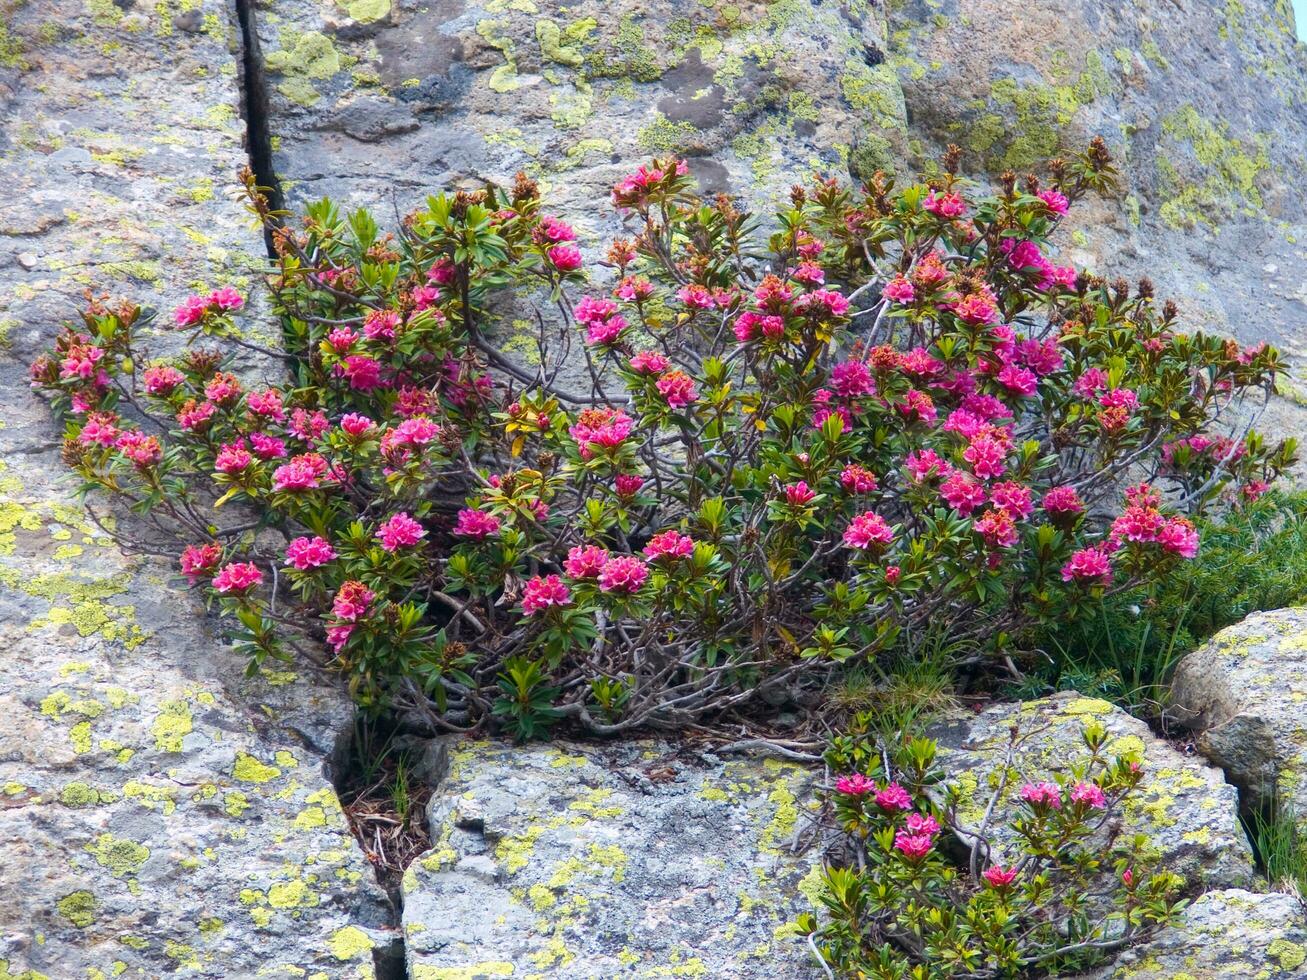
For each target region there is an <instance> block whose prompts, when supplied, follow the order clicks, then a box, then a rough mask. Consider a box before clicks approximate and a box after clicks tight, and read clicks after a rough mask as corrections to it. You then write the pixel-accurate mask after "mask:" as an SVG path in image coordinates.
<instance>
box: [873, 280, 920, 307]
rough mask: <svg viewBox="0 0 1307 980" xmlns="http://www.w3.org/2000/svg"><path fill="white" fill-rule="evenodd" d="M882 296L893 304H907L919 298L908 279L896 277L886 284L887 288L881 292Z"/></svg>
mask: <svg viewBox="0 0 1307 980" xmlns="http://www.w3.org/2000/svg"><path fill="white" fill-rule="evenodd" d="M881 295H882V296H884V297H885V298H886V299H887V300H889V301H890V302H891V303H903V304H907V303H911V302H912V301H913V300H914V299H916V298H917V291H916V290H915V289H914V288H913V286H912V283H911V282H909V281H908V280H907V279H906V278H904V277H903V276H895V277H894V278H893V279H891V280H890V281H889V282H887V283H886V284H885V288H884V289H882V290H881Z"/></svg>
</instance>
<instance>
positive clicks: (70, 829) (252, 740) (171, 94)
mask: <svg viewBox="0 0 1307 980" xmlns="http://www.w3.org/2000/svg"><path fill="white" fill-rule="evenodd" d="M174 12H175V5H170V4H159V5H157V6H155V5H153V4H149V5H147V4H138V5H136V6H135V7H132V8H131V10H130V12H124V11H123V10H122V9H120V8H119V7H117V6H114V5H113V4H110V3H94V4H84V3H82V2H80V0H46V2H44V3H40V4H19V5H10V7H9V8H7V10H6V13H5V15H4V17H5V21H4V28H5V32H6V33H5V34H4V35H3V37H4V41H3V43H0V182H2V183H3V186H4V187H5V194H4V195H3V196H2V197H0V254H4V255H11V254H15V253H17V254H19V255H20V261H21V256H22V255H26V254H29V253H30V254H31V255H37V256H39V261H38V262H35V263H31V264H30V265H31V270H30V271H26V270H25V269H24V268H23V266H24V265H28V263H21V264H19V263H12V262H5V263H3V264H0V337H3V340H4V343H3V345H0V346H2V348H3V349H0V644H3V649H4V655H3V656H0V851H2V852H3V854H4V861H3V866H2V867H0V923H3V924H4V927H3V930H0V976H5V977H11V976H12V977H20V976H21V977H24V978H29V980H39V978H41V977H46V978H50V980H65V978H72V977H108V976H116V975H119V974H123V975H126V976H141V977H160V976H170V975H173V974H177V975H188V976H196V977H207V978H219V977H223V978H225V977H253V976H256V975H260V974H262V973H267V974H278V975H283V976H309V975H315V976H320V977H330V978H364V977H371V976H372V973H373V962H372V947H373V945H374V944H377V943H381V942H385V941H388V939H389V938H390V936H389V933H388V932H387V930H386V924H387V921H388V916H389V909H388V905H387V903H386V901H385V899H384V896H383V895H382V894H381V893H380V890H379V889H378V887H377V885H376V883H375V880H374V877H373V873H372V868H371V867H370V866H369V864H368V862H367V861H366V859H365V858H364V857H363V854H362V853H361V851H360V850H359V848H358V847H357V845H356V844H355V842H354V839H353V837H352V836H351V834H350V832H349V830H348V828H347V827H346V825H345V820H344V816H343V814H342V813H341V809H340V805H339V803H338V802H337V799H336V795H335V793H334V792H333V790H332V787H331V783H330V781H329V780H328V778H327V773H326V768H327V766H328V764H329V762H330V761H331V759H332V757H333V755H334V754H335V753H336V752H337V751H338V749H339V747H340V746H341V743H342V735H343V733H345V732H346V731H348V730H349V728H350V726H351V722H352V717H353V709H352V707H351V705H350V704H349V702H348V700H347V698H346V697H345V696H344V695H343V694H342V693H341V691H340V689H339V687H338V685H337V683H336V682H335V680H334V679H332V678H327V677H323V676H319V675H317V674H315V673H314V672H312V671H308V670H300V669H291V670H274V671H268V672H266V673H264V674H263V675H261V676H258V677H255V678H251V679H248V680H247V679H245V678H244V676H243V673H244V663H243V662H242V661H241V659H240V658H237V657H236V656H234V655H233V653H232V652H231V651H230V650H228V649H227V648H226V647H224V646H223V645H222V644H221V643H220V642H218V641H217V640H216V638H215V637H214V636H213V635H211V633H210V632H209V629H208V625H207V623H206V621H205V618H204V613H203V609H202V608H201V606H200V604H199V603H198V601H196V599H195V598H193V597H192V596H191V595H190V594H188V593H187V592H186V591H185V590H184V589H183V588H181V587H180V584H179V582H178V581H177V575H176V570H175V569H173V568H171V567H168V568H164V567H160V566H157V565H153V564H149V563H143V562H140V561H128V560H126V559H124V558H123V556H122V555H121V554H120V553H119V551H118V549H117V548H116V547H115V545H114V543H113V541H112V540H111V538H110V537H109V536H108V535H107V534H106V533H105V532H104V530H102V529H101V528H99V527H97V526H96V525H95V524H94V523H92V521H91V520H90V519H89V518H88V517H87V516H86V514H85V513H84V511H83V510H82V508H81V506H80V505H79V504H77V503H76V502H75V501H74V499H73V496H72V494H73V491H74V490H75V489H76V487H75V485H74V483H73V481H72V480H71V478H70V477H69V476H68V474H67V473H66V471H65V469H64V467H63V466H62V464H61V463H60V461H59V440H60V432H59V430H58V427H57V425H56V424H55V422H54V421H53V419H52V418H51V416H50V413H49V412H48V410H47V409H46V406H45V405H44V404H43V403H42V402H41V401H40V400H39V399H38V398H36V397H35V396H34V395H33V394H32V393H31V392H30V390H29V388H28V385H27V383H26V371H27V364H28V362H29V361H30V359H31V358H32V356H33V355H34V354H35V353H36V351H37V350H38V349H40V348H41V347H43V346H45V345H47V344H48V343H49V342H50V341H51V340H52V338H53V337H54V335H55V333H56V331H57V329H58V327H59V325H60V323H61V322H62V321H63V320H65V319H68V318H70V317H73V316H75V312H76V309H77V304H78V303H79V302H80V301H81V293H82V292H83V290H85V289H87V288H94V289H97V290H112V291H113V292H115V293H117V294H127V295H132V296H133V297H135V298H137V299H139V300H141V301H143V302H145V303H147V304H153V305H157V306H160V307H162V308H163V309H165V310H167V309H170V308H171V306H172V305H173V304H175V303H176V302H177V301H179V300H180V299H181V298H182V296H183V295H184V294H185V290H187V289H188V287H189V286H190V284H191V283H197V282H203V283H207V284H211V285H218V284H228V283H230V284H233V285H237V286H239V287H241V288H242V289H243V290H245V291H249V289H250V287H251V285H252V282H253V278H254V274H255V270H257V268H258V267H259V265H260V264H261V263H262V259H261V252H262V244H261V242H260V240H259V237H258V236H257V234H256V233H254V232H253V231H251V229H250V228H249V223H248V217H247V216H246V215H245V214H244V213H243V212H242V211H241V209H240V208H239V207H237V206H236V205H235V204H234V203H233V202H232V201H231V200H230V199H229V197H228V195H227V189H228V188H229V187H230V185H231V182H232V180H233V178H234V175H235V173H236V171H237V169H238V168H239V167H240V166H241V165H242V164H243V163H244V162H245V155H244V149H243V147H242V139H243V126H242V125H241V123H240V120H239V115H238V97H237V87H236V62H235V53H234V48H233V47H231V46H230V45H231V44H232V41H233V39H234V37H235V33H234V31H235V28H234V24H233V18H234V13H233V10H232V8H231V6H230V5H229V4H227V3H223V2H218V0H203V2H202V3H199V4H197V5H196V6H195V7H194V13H195V15H196V16H197V17H199V18H200V23H202V24H203V25H204V28H203V30H202V31H200V32H198V33H192V32H188V31H185V30H180V31H179V30H178V29H177V25H176V24H174V21H173V18H172V15H173V13H174ZM256 315H257V314H256ZM156 339H162V338H156Z"/></svg>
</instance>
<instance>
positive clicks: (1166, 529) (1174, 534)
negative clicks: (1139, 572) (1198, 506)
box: [1157, 517, 1198, 558]
mask: <svg viewBox="0 0 1307 980" xmlns="http://www.w3.org/2000/svg"><path fill="white" fill-rule="evenodd" d="M1157 543H1158V544H1160V545H1161V546H1162V547H1163V548H1164V549H1165V550H1166V551H1169V552H1171V553H1172V554H1176V555H1179V556H1180V557H1181V558H1193V557H1194V556H1195V555H1197V554H1198V532H1197V531H1196V530H1194V526H1193V524H1192V523H1191V522H1190V521H1189V519H1188V518H1185V517H1172V518H1171V519H1170V520H1169V521H1167V522H1166V523H1165V524H1163V525H1162V526H1161V527H1160V528H1158V531H1157Z"/></svg>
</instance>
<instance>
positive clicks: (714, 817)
mask: <svg viewBox="0 0 1307 980" xmlns="http://www.w3.org/2000/svg"><path fill="white" fill-rule="evenodd" d="M812 778H813V776H812V774H811V773H810V772H809V771H808V770H805V769H804V768H802V767H800V766H798V765H796V764H794V763H789V762H777V761H775V760H764V761H740V762H727V763H721V762H712V763H707V764H706V763H704V762H702V761H699V760H695V759H693V758H689V757H686V756H684V755H678V754H675V753H670V752H669V750H668V749H667V748H666V747H665V746H662V745H659V744H657V743H652V742H635V743H623V744H619V745H612V746H604V747H595V746H590V745H584V746H583V745H568V744H560V745H558V746H557V747H552V748H546V747H541V746H524V747H510V746H505V745H501V744H498V743H492V742H474V743H455V744H454V745H452V746H451V747H450V759H449V761H448V775H447V776H446V777H445V778H444V779H443V781H441V783H440V785H439V786H438V788H437V791H436V794H435V795H434V796H433V797H432V800H431V803H430V806H429V810H428V813H429V816H430V823H431V829H432V839H433V849H432V850H431V851H430V852H429V853H428V854H427V855H426V856H424V857H422V858H419V859H418V860H417V861H416V862H415V863H414V864H413V865H412V866H411V867H410V869H409V872H408V873H407V874H406V875H405V878H404V883H403V890H404V934H405V939H406V943H407V950H408V963H409V975H410V976H411V977H413V978H414V980H421V978H424V977H425V978H438V977H446V976H460V977H461V976H481V975H484V976H509V975H512V976H518V975H524V976H533V977H539V978H546V977H558V978H563V977H566V978H569V980H581V978H600V977H602V978H609V977H616V976H631V977H668V976H689V977H715V978H723V980H725V978H762V977H770V978H796V980H797V978H801V977H802V978H807V977H810V976H813V972H812V971H813V969H814V967H812V966H811V965H810V962H809V961H808V960H807V959H806V949H805V948H804V947H802V946H800V945H796V944H795V943H794V942H793V941H792V940H789V939H787V938H786V930H785V924H786V923H787V922H789V921H791V920H793V918H794V917H795V916H796V915H797V914H798V913H800V912H802V911H806V910H808V909H810V908H811V905H810V904H809V902H808V901H807V900H806V899H805V898H804V894H805V893H811V890H812V889H811V887H810V886H811V885H813V884H815V875H816V873H817V868H816V861H817V858H816V857H815V856H814V855H813V854H811V853H809V854H805V855H802V856H793V855H791V853H790V842H791V839H792V838H793V837H794V835H795V831H796V829H800V828H801V827H802V821H803V820H804V818H805V809H806V807H807V806H808V805H809V800H810V798H811V789H812Z"/></svg>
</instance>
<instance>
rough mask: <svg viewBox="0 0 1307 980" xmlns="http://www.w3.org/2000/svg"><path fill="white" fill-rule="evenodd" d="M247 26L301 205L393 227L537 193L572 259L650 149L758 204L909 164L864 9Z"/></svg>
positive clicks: (569, 6) (393, 5) (604, 228)
mask: <svg viewBox="0 0 1307 980" xmlns="http://www.w3.org/2000/svg"><path fill="white" fill-rule="evenodd" d="M259 31H260V37H261V39H262V47H263V50H264V52H265V62H266V65H267V69H268V81H269V89H270V92H271V104H270V119H271V128H272V131H273V132H274V133H275V134H276V135H277V138H278V145H277V148H276V151H275V153H274V164H275V167H276V170H277V172H278V173H279V174H280V175H281V177H282V179H283V180H284V181H286V186H287V188H288V192H289V196H290V197H291V198H292V199H293V200H298V201H302V200H310V199H314V198H316V197H320V196H322V195H323V194H329V195H331V196H333V197H336V198H339V199H341V200H344V201H348V202H351V203H359V202H366V203H370V204H378V205H384V207H385V210H386V213H387V214H389V213H390V211H391V207H392V204H391V202H392V200H393V201H394V202H395V204H396V205H397V206H398V208H399V210H400V211H401V212H403V211H406V210H407V209H409V208H410V207H412V206H414V205H416V204H417V203H419V202H420V201H421V200H422V199H423V196H424V195H425V194H427V193H429V192H431V191H433V190H435V189H439V188H441V187H444V186H446V185H449V184H451V183H454V182H458V181H471V182H479V181H483V180H492V181H495V182H498V183H500V184H505V183H509V182H511V179H512V176H513V174H514V172H515V171H517V170H524V171H525V172H526V173H527V174H528V175H530V176H531V177H533V178H535V179H536V180H538V181H540V183H541V185H542V187H543V188H544V190H545V191H546V194H547V198H548V201H549V206H550V208H551V209H552V210H554V211H555V213H559V214H562V215H564V216H566V217H568V218H569V219H570V220H573V221H574V222H576V224H577V225H578V228H579V230H580V231H581V232H582V239H583V244H584V245H588V246H590V247H592V248H593V247H596V246H598V245H599V244H600V242H601V239H602V238H603V237H605V236H607V235H608V234H610V233H611V232H613V231H614V230H616V227H617V225H616V220H615V215H614V213H613V209H612V207H611V205H609V204H608V195H609V190H610V189H611V187H612V185H613V184H614V183H615V182H616V181H617V180H618V179H619V178H620V177H621V176H623V175H625V174H626V173H629V172H630V171H631V170H633V169H634V167H635V166H636V165H637V164H638V163H639V162H640V161H641V160H644V159H648V158H649V157H650V156H651V155H654V154H660V155H661V154H666V153H672V152H675V153H678V154H681V155H684V156H687V157H689V158H690V163H691V166H692V168H693V172H694V173H695V175H696V176H697V177H698V179H699V184H700V187H701V188H702V189H703V190H704V191H706V192H710V193H716V192H718V191H730V192H732V193H735V194H740V195H743V196H744V197H745V198H746V199H747V200H749V201H751V202H752V203H753V204H754V205H758V206H764V207H769V206H770V205H772V204H773V203H775V202H777V201H779V200H781V199H783V198H784V197H785V195H786V193H787V192H788V189H789V187H790V185H791V184H792V183H794V182H795V181H796V180H802V179H805V178H806V177H807V175H808V174H809V173H810V172H811V170H812V169H814V168H817V169H821V170H824V171H826V172H828V173H832V174H843V175H847V173H848V172H849V169H850V167H853V168H854V169H855V170H857V171H858V172H862V173H868V174H869V173H871V172H872V171H874V170H875V169H876V167H877V166H878V165H882V164H889V163H890V162H892V161H893V160H894V159H895V158H896V157H897V156H898V155H900V154H902V152H903V151H904V149H905V142H904V127H905V118H904V111H903V100H902V95H901V93H900V91H899V85H898V82H897V80H896V78H895V75H894V71H893V69H892V68H890V66H889V65H888V64H887V63H886V60H885V59H886V56H885V50H886V41H885V34H884V20H883V16H882V15H881V13H880V11H879V6H878V5H876V4H832V3H821V2H819V0H785V2H777V3H760V2H748V3H740V4H724V3H722V4H713V3H702V2H700V0H666V2H662V3H658V4H646V3H640V2H637V0H581V2H569V3H561V2H559V0H538V2H537V0H528V2H522V0H510V2H503V0H486V2H481V3H476V2H467V0H437V2H434V3H415V2H411V0H359V2H350V3H337V2H333V0H272V2H271V3H269V4H267V5H266V7H263V8H261V9H260V13H259Z"/></svg>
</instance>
